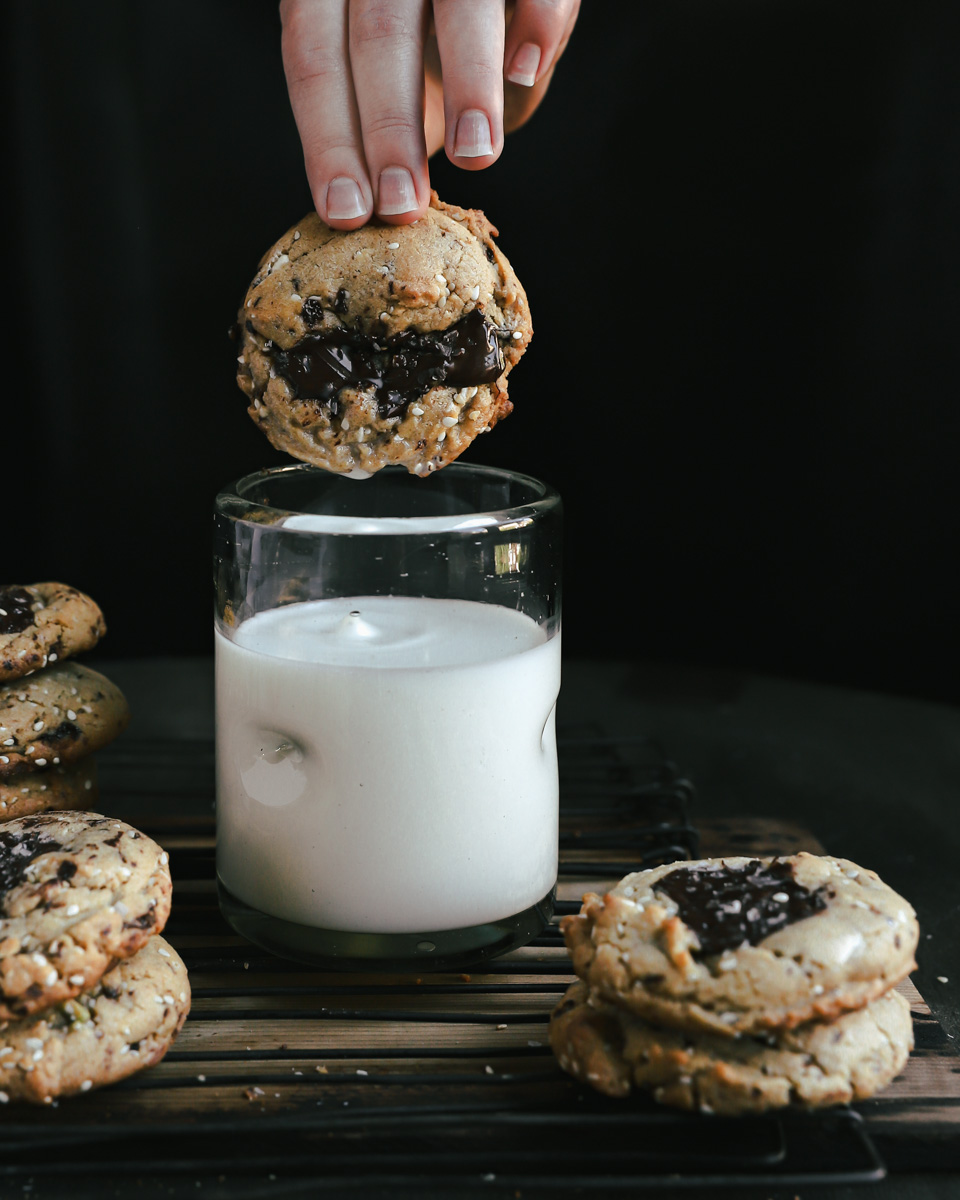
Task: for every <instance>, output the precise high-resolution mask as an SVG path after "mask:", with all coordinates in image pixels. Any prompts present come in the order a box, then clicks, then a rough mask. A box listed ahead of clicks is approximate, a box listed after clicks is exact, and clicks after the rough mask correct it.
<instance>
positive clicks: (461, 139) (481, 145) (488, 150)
mask: <svg viewBox="0 0 960 1200" xmlns="http://www.w3.org/2000/svg"><path fill="white" fill-rule="evenodd" d="M453 152H454V154H455V155H456V156H457V157H458V158H483V156H484V155H485V154H492V153H493V141H492V139H491V137H490V122H489V121H488V120H487V114H486V113H484V112H481V111H480V110H479V109H478V108H469V109H467V111H466V112H464V113H461V114H460V120H459V121H457V133H456V137H455V139H454V143H453Z"/></svg>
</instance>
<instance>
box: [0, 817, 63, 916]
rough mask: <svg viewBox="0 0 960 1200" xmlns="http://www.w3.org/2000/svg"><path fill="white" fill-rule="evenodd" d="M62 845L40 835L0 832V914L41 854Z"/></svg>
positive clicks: (57, 848)
mask: <svg viewBox="0 0 960 1200" xmlns="http://www.w3.org/2000/svg"><path fill="white" fill-rule="evenodd" d="M60 848H61V847H60V843H59V842H58V841H56V840H55V839H54V838H51V837H44V836H43V835H42V834H39V833H9V832H7V831H6V830H0V912H2V911H4V910H5V906H4V904H3V899H4V897H5V896H6V894H7V892H10V891H12V890H13V888H15V887H16V886H17V885H18V884H19V883H22V882H23V877H24V873H25V872H26V869H27V867H28V866H29V865H30V864H31V863H32V862H33V860H34V859H35V858H39V857H40V855H41V854H48V853H49V852H50V851H51V850H59V849H60Z"/></svg>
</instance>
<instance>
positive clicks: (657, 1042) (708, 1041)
mask: <svg viewBox="0 0 960 1200" xmlns="http://www.w3.org/2000/svg"><path fill="white" fill-rule="evenodd" d="M550 1044H551V1046H552V1047H553V1051H554V1053H555V1054H556V1056H557V1060H558V1061H559V1063H560V1066H561V1067H562V1068H563V1069H564V1070H565V1071H567V1072H568V1073H569V1074H570V1075H573V1076H574V1077H575V1078H576V1079H579V1080H582V1081H583V1082H585V1083H589V1084H590V1085H591V1086H592V1087H595V1088H596V1089H597V1090H598V1091H601V1092H604V1093H605V1094H606V1095H608V1096H626V1095H628V1093H630V1092H631V1091H632V1090H633V1089H634V1088H636V1089H638V1090H640V1091H643V1092H647V1093H650V1094H651V1095H652V1096H653V1097H654V1099H656V1100H658V1101H660V1103H662V1104H666V1105H670V1106H671V1107H674V1108H684V1109H691V1110H692V1109H698V1110H700V1111H701V1112H715V1113H720V1114H723V1115H729V1116H733V1115H736V1114H739V1113H759V1112H765V1111H768V1110H770V1109H780V1108H786V1107H788V1106H795V1107H800V1108H821V1107H824V1106H827V1105H833V1104H849V1103H850V1102H851V1101H853V1100H863V1099H866V1098H867V1097H868V1096H872V1095H873V1094H874V1093H875V1092H878V1091H879V1090H880V1089H881V1088H883V1087H886V1085H887V1084H888V1083H889V1082H890V1081H891V1080H892V1079H894V1078H895V1076H896V1075H898V1074H899V1073H900V1071H901V1070H902V1069H903V1067H904V1065H905V1064H906V1061H907V1059H908V1057H909V1055H910V1051H911V1050H912V1049H913V1022H912V1018H911V1016H910V1005H909V1004H908V1003H907V1001H906V1000H905V999H904V997H903V996H901V995H900V994H899V992H895V991H889V992H886V993H885V994H884V995H882V996H880V997H879V998H878V999H876V1000H872V1001H871V1002H870V1003H869V1004H867V1005H865V1006H864V1007H863V1008H859V1009H857V1010H856V1011H854V1012H849V1013H845V1014H844V1015H843V1016H841V1017H838V1018H837V1019H836V1020H834V1021H829V1022H819V1021H818V1022H814V1023H812V1024H808V1025H802V1026H799V1027H797V1028H796V1029H792V1030H784V1031H782V1032H781V1033H779V1034H778V1035H776V1036H773V1035H769V1036H758V1037H750V1036H743V1037H740V1038H729V1037H721V1036H719V1035H716V1034H710V1033H683V1032H680V1031H678V1030H669V1029H662V1028H658V1027H657V1026H655V1025H651V1024H650V1023H649V1022H647V1021H644V1020H643V1019H642V1018H641V1017H638V1016H635V1015H634V1014H633V1013H630V1012H627V1011H626V1010H625V1009H623V1008H620V1007H618V1006H617V1005H614V1004H607V1003H605V1002H604V1001H603V1000H600V999H598V998H596V997H595V996H591V994H590V990H589V988H588V987H587V985H586V984H585V983H583V982H582V981H578V982H577V983H575V984H574V985H573V986H572V987H571V988H570V989H569V990H568V991H567V994H566V996H565V997H564V999H563V1000H562V1001H561V1002H560V1004H559V1005H558V1006H557V1008H556V1009H555V1010H554V1014H553V1016H552V1018H551V1021H550Z"/></svg>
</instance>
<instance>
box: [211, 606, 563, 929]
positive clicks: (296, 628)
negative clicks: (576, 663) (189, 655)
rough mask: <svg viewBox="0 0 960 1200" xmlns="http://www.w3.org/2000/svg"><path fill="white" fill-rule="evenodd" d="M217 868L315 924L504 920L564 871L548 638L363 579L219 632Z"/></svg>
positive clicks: (554, 684) (484, 611)
mask: <svg viewBox="0 0 960 1200" xmlns="http://www.w3.org/2000/svg"><path fill="white" fill-rule="evenodd" d="M216 661H217V869H218V872H219V875H220V878H221V880H222V882H223V884H224V885H225V886H226V887H227V889H228V890H229V891H230V892H232V893H233V895H234V896H236V897H237V898H239V899H240V900H242V901H244V902H245V903H247V904H248V905H250V906H251V907H253V908H255V909H258V910H259V911H261V912H264V913H267V914H269V915H272V916H275V917H280V918H283V919H285V920H287V921H293V922H297V923H299V924H303V925H310V926H315V927H319V928H324V929H339V930H345V931H352V932H368V933H416V932H421V931H434V930H436V931H439V930H443V929H457V928H461V927H465V926H472V925H477V924H481V923H485V922H492V921H497V920H500V919H502V918H504V917H508V916H512V915H513V914H515V913H519V912H522V911H523V910H524V909H526V908H529V907H530V906H531V905H533V904H536V903H537V902H538V901H539V900H541V899H542V898H543V897H544V896H545V895H546V894H547V893H548V892H549V891H550V890H551V888H552V887H553V885H554V883H555V882H556V878H557V835H558V828H557V825H558V812H557V809H558V803H557V801H558V785H557V761H556V740H555V731H554V711H555V704H556V699H557V694H558V692H559V688H560V637H559V635H558V636H555V637H553V638H550V639H547V637H546V634H545V632H544V630H543V629H541V628H540V627H539V626H538V625H537V624H536V622H534V621H533V620H532V619H531V618H529V617H527V616H525V615H524V614H522V613H519V612H515V611H513V610H512V609H507V608H502V607H500V606H498V605H492V604H479V603H475V602H472V601H465V600H450V599H427V598H420V597H406V596H360V597H348V598H346V599H336V600H320V601H310V602H307V603H301V604H291V605H287V606H284V607H282V608H277V609H272V610H270V611H267V612H262V613H259V614H257V615H256V616H254V617H251V618H249V619H248V620H246V621H244V622H243V623H242V624H241V625H240V626H239V627H238V628H237V629H236V630H234V631H232V637H227V636H225V635H224V634H223V633H221V632H219V631H218V632H217V635H216Z"/></svg>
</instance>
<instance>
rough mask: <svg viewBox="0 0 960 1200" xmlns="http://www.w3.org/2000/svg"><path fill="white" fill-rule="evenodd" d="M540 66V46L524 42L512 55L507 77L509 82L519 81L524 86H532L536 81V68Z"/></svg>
mask: <svg viewBox="0 0 960 1200" xmlns="http://www.w3.org/2000/svg"><path fill="white" fill-rule="evenodd" d="M539 66H540V47H539V46H537V45H536V44H535V43H534V42H524V43H523V45H522V46H521V47H520V49H519V50H518V51H517V52H516V54H515V55H514V56H513V62H512V63H511V64H510V70H509V71H508V72H507V78H508V79H509V80H510V82H511V83H520V84H523V86H524V87H533V85H534V84H535V83H536V82H537V69H538V67H539Z"/></svg>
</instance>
